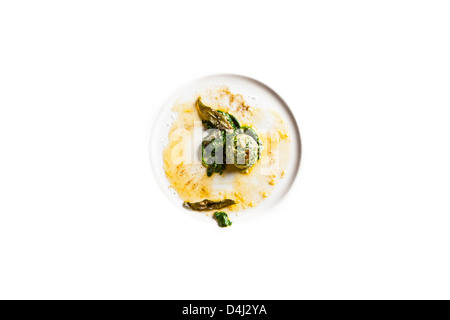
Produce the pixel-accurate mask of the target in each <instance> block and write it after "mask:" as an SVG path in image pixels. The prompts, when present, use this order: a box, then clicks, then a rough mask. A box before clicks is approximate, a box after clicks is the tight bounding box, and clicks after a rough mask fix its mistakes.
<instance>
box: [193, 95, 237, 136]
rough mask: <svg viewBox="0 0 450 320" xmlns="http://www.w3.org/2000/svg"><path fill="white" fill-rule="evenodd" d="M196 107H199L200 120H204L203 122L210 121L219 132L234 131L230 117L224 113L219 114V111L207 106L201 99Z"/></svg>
mask: <svg viewBox="0 0 450 320" xmlns="http://www.w3.org/2000/svg"><path fill="white" fill-rule="evenodd" d="M195 105H196V107H197V110H198V114H199V115H200V119H202V120H203V121H208V122H209V123H211V124H212V125H213V126H214V127H215V128H216V129H219V130H233V129H234V126H233V124H232V123H231V122H230V121H229V120H228V119H229V117H228V116H226V115H225V114H224V113H223V112H219V111H217V110H214V109H213V108H210V107H208V106H205V105H204V104H203V103H202V101H201V100H200V98H198V99H197V102H196V103H195Z"/></svg>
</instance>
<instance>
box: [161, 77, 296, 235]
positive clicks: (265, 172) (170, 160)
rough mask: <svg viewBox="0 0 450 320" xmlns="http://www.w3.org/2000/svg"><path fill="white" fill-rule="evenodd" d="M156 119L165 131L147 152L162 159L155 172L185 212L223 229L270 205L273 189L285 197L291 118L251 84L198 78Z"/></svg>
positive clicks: (291, 167) (291, 154)
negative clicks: (249, 212) (236, 220)
mask: <svg viewBox="0 0 450 320" xmlns="http://www.w3.org/2000/svg"><path fill="white" fill-rule="evenodd" d="M252 87H253V88H252ZM252 89H253V90H252ZM258 91H261V92H258ZM251 93H256V94H258V93H260V95H258V96H257V95H252V94H251ZM268 97H270V98H271V99H268ZM280 106H281V108H280ZM168 108H170V109H168ZM169 110H170V111H169ZM159 118H160V119H159V120H164V121H161V122H160V123H165V126H164V127H162V129H163V130H159V129H156V130H155V131H157V132H158V134H156V135H155V136H157V137H155V136H154V137H153V143H152V151H153V152H154V153H157V152H159V156H160V157H161V158H160V161H157V160H155V161H153V164H154V170H155V173H156V174H157V177H158V180H159V181H160V183H161V184H162V185H163V186H164V189H166V191H168V192H169V193H170V194H171V196H170V198H171V199H172V200H173V202H174V203H176V204H177V206H179V207H180V208H182V209H183V210H185V211H186V212H189V213H191V214H193V215H198V216H200V215H202V216H203V217H206V218H209V219H210V220H213V219H214V220H216V222H217V224H218V225H219V226H221V227H228V226H230V225H232V223H233V222H234V220H235V219H236V218H237V216H238V213H241V212H242V213H243V214H242V215H244V212H245V213H246V212H247V211H251V210H254V209H258V208H259V207H263V204H264V203H265V202H267V203H268V204H270V201H268V200H269V199H271V198H272V194H273V193H274V191H281V192H282V191H283V190H284V191H287V190H288V189H289V187H290V184H292V182H293V179H294V178H295V175H296V173H297V170H298V165H299V161H300V138H299V134H298V128H297V126H296V123H295V120H294V118H293V116H292V114H291V113H290V111H289V109H288V108H287V106H286V105H285V104H284V102H283V101H282V100H281V98H279V97H278V96H277V95H276V94H275V93H274V92H273V91H271V90H270V89H269V88H268V87H265V86H264V85H263V84H261V83H259V82H257V81H255V80H252V79H249V78H245V77H240V76H233V75H221V76H213V77H209V78H205V79H202V80H200V81H198V82H196V83H194V84H192V85H191V86H188V87H187V88H184V90H181V91H180V92H179V93H178V94H176V95H175V96H174V97H173V98H172V99H170V101H168V103H167V104H166V106H165V108H164V109H163V111H162V114H161V115H160V117H159ZM157 123H158V122H157ZM159 128H161V126H159ZM155 131H154V132H155ZM158 137H162V139H161V141H160V142H159V143H158V142H157V141H155V139H158ZM156 157H157V155H156V154H153V153H152V159H155V158H156ZM161 160H162V161H161ZM161 171H162V172H161ZM285 179H286V180H287V181H286V180H285ZM164 180H165V181H164ZM279 185H281V187H280V186H279ZM277 189H280V190H277ZM279 198H280V194H278V195H277V196H275V197H274V199H273V200H274V201H277V200H278V201H279V200H280V199H279ZM239 216H240V214H239Z"/></svg>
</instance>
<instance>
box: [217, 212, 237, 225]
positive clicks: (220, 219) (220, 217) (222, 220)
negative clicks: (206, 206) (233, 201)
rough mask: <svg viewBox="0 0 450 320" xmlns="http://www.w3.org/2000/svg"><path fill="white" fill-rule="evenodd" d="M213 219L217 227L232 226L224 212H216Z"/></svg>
mask: <svg viewBox="0 0 450 320" xmlns="http://www.w3.org/2000/svg"><path fill="white" fill-rule="evenodd" d="M214 219H216V220H217V223H218V224H219V227H221V228H223V227H229V226H231V225H232V224H233V222H231V220H230V219H229V218H228V215H227V214H226V213H225V212H222V211H216V212H214Z"/></svg>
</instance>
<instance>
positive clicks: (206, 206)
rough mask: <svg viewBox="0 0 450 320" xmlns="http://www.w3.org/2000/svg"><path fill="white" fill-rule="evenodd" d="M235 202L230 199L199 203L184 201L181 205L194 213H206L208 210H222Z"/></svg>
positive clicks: (206, 200)
mask: <svg viewBox="0 0 450 320" xmlns="http://www.w3.org/2000/svg"><path fill="white" fill-rule="evenodd" d="M235 203H236V201H234V200H231V199H225V200H220V201H213V200H208V199H205V200H202V201H200V202H188V201H185V202H184V203H183V206H184V207H186V208H188V209H191V210H196V211H208V210H216V209H222V208H225V207H228V206H231V205H233V204H235Z"/></svg>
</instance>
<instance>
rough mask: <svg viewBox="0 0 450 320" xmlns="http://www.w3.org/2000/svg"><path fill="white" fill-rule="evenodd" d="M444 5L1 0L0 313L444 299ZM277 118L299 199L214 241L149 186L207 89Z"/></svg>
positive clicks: (448, 130) (447, 11) (449, 26)
mask: <svg viewBox="0 0 450 320" xmlns="http://www.w3.org/2000/svg"><path fill="white" fill-rule="evenodd" d="M449 16H450V4H449V3H448V2H446V1H307V2H298V1H289V2H288V1H268V2H267V1H230V0H229V1H211V0H209V1H179V2H174V1H154V2H149V1H39V2H38V1H29V2H26V1H2V2H1V4H0V298H60V299H64V298H87V299H90V298H106V299H107V298H138V299H141V298H153V299H156V298H161V299H163V298H189V299H197V298H201V299H219V298H220V299H241V298H251V299H262V298H267V299H278V298H287V299H294V298H296V299H300V298H308V299H315V298H343V299H347V298H360V299H365V298H388V299H389V298H450V292H449V291H450V289H449V288H450V273H449V270H450V258H449V244H450V232H449V227H450V216H449V215H450V203H449V193H450V168H449V167H450V150H449V138H450V126H449V122H450V112H449V110H450V91H449V88H450V19H449ZM224 72H225V73H238V74H243V75H247V76H250V77H254V78H256V79H258V80H260V81H263V82H265V83H266V84H268V85H269V86H271V87H272V88H273V89H275V90H276V91H277V92H278V93H279V94H280V95H281V96H282V97H283V98H284V99H285V100H286V102H287V103H288V104H289V105H290V106H291V108H292V110H293V112H294V114H295V116H296V119H297V121H298V124H299V126H300V133H301V136H302V142H303V155H302V163H301V168H300V172H299V175H298V177H297V180H296V182H295V185H294V187H293V188H292V189H291V191H290V192H289V193H288V194H287V196H286V197H285V198H284V200H283V201H282V202H281V203H280V204H279V205H278V206H277V207H276V208H275V210H274V211H273V212H271V213H270V214H266V215H264V217H262V218H260V219H255V220H251V221H249V222H245V223H242V224H234V225H233V226H232V227H231V228H228V229H226V230H223V229H220V228H218V227H216V226H215V225H214V224H213V223H211V224H207V223H204V222H199V221H197V220H195V219H192V218H191V217H189V216H187V215H183V214H182V212H181V211H179V210H177V209H176V208H175V207H173V206H172V205H171V204H170V203H169V202H168V201H167V200H166V199H165V196H164V195H163V193H162V191H161V190H160V188H159V186H158V185H157V184H156V182H155V181H154V177H153V174H152V169H151V165H150V160H149V141H150V132H151V126H152V120H153V119H154V117H155V116H156V114H157V113H158V111H159V108H160V106H161V105H162V104H163V102H164V101H165V100H166V99H167V97H168V96H169V95H170V94H171V93H172V92H174V91H176V90H177V89H178V88H179V87H180V86H182V85H184V84H186V83H188V82H189V81H191V80H194V79H197V78H198V77H201V76H205V75H210V74H215V73H224Z"/></svg>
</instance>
